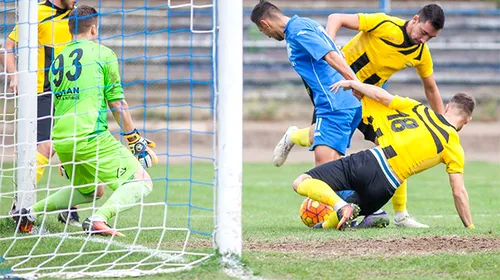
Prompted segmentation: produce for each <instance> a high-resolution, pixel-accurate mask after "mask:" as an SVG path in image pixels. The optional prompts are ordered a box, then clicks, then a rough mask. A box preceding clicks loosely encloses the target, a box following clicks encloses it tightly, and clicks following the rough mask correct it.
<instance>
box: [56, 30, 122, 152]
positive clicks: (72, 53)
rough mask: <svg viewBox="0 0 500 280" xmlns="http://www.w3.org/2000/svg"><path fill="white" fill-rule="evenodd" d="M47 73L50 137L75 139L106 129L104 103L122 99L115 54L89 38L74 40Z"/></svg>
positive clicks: (95, 134) (105, 104)
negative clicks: (50, 101) (51, 118)
mask: <svg viewBox="0 0 500 280" xmlns="http://www.w3.org/2000/svg"><path fill="white" fill-rule="evenodd" d="M49 72H50V73H49V82H50V87H51V89H52V93H53V94H54V109H55V113H54V127H53V130H52V139H53V140H55V141H58V140H64V139H68V140H70V139H71V140H73V139H75V140H77V141H78V140H80V139H86V138H89V137H93V136H97V135H99V134H100V133H101V132H104V131H107V129H108V122H107V111H108V110H107V102H108V101H116V100H121V99H123V98H124V96H123V88H122V86H121V83H120V72H119V70H118V60H117V58H116V55H115V53H114V52H113V51H112V50H111V49H109V48H108V47H105V46H103V45H101V44H98V43H95V42H92V41H89V40H81V41H74V42H72V43H70V44H68V45H67V46H66V47H65V48H64V49H63V50H62V51H61V53H59V55H58V56H57V57H56V58H55V59H54V61H53V62H52V65H51V67H50V71H49ZM71 142H73V141H71ZM68 144H69V143H68ZM71 146H72V144H71Z"/></svg>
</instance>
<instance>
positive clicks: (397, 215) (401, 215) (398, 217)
mask: <svg viewBox="0 0 500 280" xmlns="http://www.w3.org/2000/svg"><path fill="white" fill-rule="evenodd" d="M406 216H408V211H407V210H404V211H395V212H394V219H395V220H401V219H403V218H404V217H406Z"/></svg>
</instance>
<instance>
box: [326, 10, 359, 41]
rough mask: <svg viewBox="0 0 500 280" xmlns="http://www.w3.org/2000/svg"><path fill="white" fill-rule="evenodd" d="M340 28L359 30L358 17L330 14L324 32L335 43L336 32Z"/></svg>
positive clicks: (355, 15)
mask: <svg viewBox="0 0 500 280" xmlns="http://www.w3.org/2000/svg"><path fill="white" fill-rule="evenodd" d="M341 27H345V28H348V29H352V30H359V17H358V15H357V14H331V15H329V16H328V21H327V23H326V32H327V33H328V35H330V37H331V38H332V40H334V41H335V38H336V37H337V32H338V31H339V29H340V28H341Z"/></svg>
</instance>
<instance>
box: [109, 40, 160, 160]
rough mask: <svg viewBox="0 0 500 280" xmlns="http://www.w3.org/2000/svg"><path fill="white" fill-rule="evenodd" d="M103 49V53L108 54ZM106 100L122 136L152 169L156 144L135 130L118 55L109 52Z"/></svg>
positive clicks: (155, 157)
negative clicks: (121, 78)
mask: <svg viewBox="0 0 500 280" xmlns="http://www.w3.org/2000/svg"><path fill="white" fill-rule="evenodd" d="M106 51H107V50H106V49H103V52H106ZM103 65H104V69H103V71H104V98H105V99H106V100H107V102H108V106H109V108H110V109H111V112H112V113H113V117H114V118H115V121H116V123H117V124H118V125H119V126H120V128H121V131H122V133H121V135H123V137H124V138H125V139H127V141H128V146H129V148H130V150H131V151H132V153H133V154H134V155H135V156H136V157H137V159H138V160H139V162H140V163H141V165H142V166H143V167H144V168H148V167H151V166H152V165H153V164H156V163H158V157H157V156H156V154H155V152H154V151H153V150H152V149H153V148H155V147H156V144H155V143H154V142H153V141H151V140H148V139H146V138H144V137H142V136H141V135H140V134H139V131H138V130H137V129H136V128H135V125H134V122H133V121H132V117H131V116H130V112H129V107H128V103H127V101H125V97H124V95H123V88H122V86H121V82H120V72H119V70H118V60H117V58H116V55H115V54H114V53H113V52H112V51H111V50H109V54H108V56H107V57H106V58H105V59H104V63H103Z"/></svg>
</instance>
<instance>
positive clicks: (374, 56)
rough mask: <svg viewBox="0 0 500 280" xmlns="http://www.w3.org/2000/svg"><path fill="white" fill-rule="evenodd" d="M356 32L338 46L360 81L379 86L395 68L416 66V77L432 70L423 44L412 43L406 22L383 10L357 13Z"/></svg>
mask: <svg viewBox="0 0 500 280" xmlns="http://www.w3.org/2000/svg"><path fill="white" fill-rule="evenodd" d="M358 17H359V31H360V32H359V33H358V34H357V35H356V36H355V37H354V38H352V39H351V40H350V41H349V42H348V43H347V45H345V46H344V47H343V48H342V51H343V52H344V55H345V58H346V60H347V63H348V64H349V65H350V66H351V68H352V70H353V71H354V73H355V74H356V76H357V77H358V79H359V80H360V81H361V82H364V83H367V84H372V85H376V86H382V85H383V84H384V83H385V82H386V81H387V80H388V79H389V78H390V77H391V76H392V75H393V74H394V73H396V72H397V71H399V70H402V69H405V68H408V67H416V68H417V72H418V74H419V76H420V77H422V78H426V77H429V76H430V75H431V74H432V73H433V69H432V67H433V66H432V58H431V53H430V51H429V47H428V46H427V44H425V43H424V44H418V45H413V44H412V43H411V42H410V39H409V37H408V34H407V32H406V25H407V24H408V22H405V21H404V20H402V19H400V18H397V17H392V16H388V15H386V14H384V13H376V14H358Z"/></svg>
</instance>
